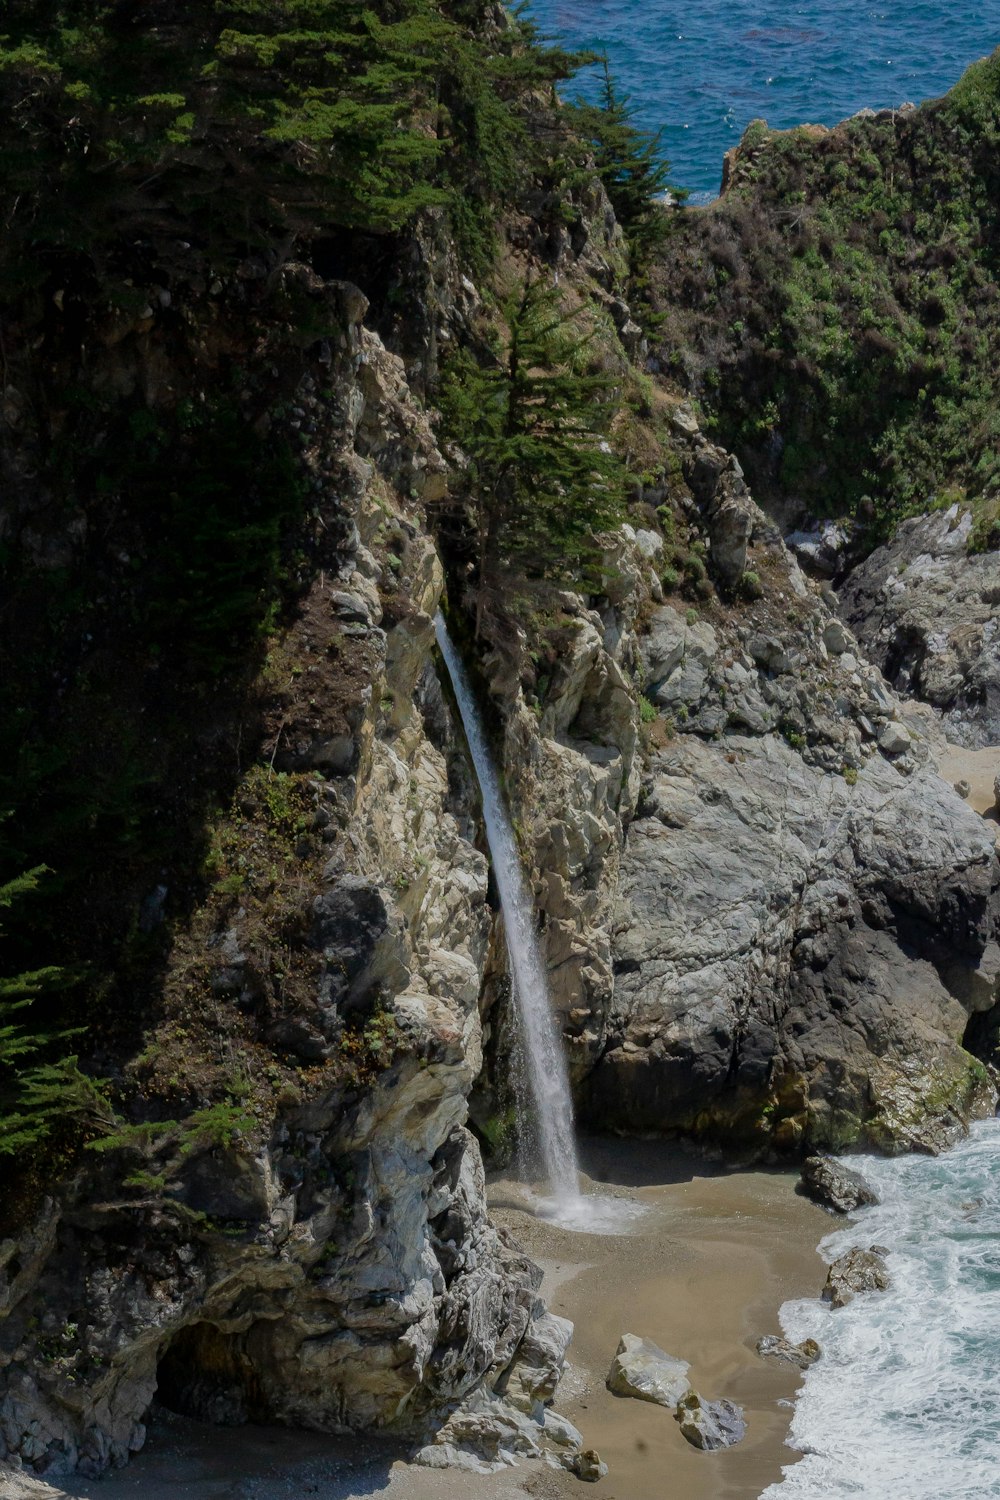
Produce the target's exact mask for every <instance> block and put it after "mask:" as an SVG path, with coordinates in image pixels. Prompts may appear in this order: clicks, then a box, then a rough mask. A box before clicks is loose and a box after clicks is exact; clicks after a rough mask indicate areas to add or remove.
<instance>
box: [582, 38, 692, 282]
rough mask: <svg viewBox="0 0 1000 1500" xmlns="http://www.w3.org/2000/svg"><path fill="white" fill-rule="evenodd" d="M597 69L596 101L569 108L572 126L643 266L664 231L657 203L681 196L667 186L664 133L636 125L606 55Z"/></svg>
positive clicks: (637, 258)
mask: <svg viewBox="0 0 1000 1500" xmlns="http://www.w3.org/2000/svg"><path fill="white" fill-rule="evenodd" d="M599 66H600V68H601V86H600V98H599V102H598V103H597V104H586V103H584V102H583V101H582V100H578V101H577V103H576V104H575V105H573V106H572V119H573V124H574V127H575V129H576V130H577V131H578V133H579V134H580V135H581V136H582V137H583V138H584V140H586V141H587V143H588V144H589V145H590V146H591V148H592V150H593V153H594V164H595V166H596V168H597V173H598V176H599V177H600V179H601V181H602V182H603V184H604V187H605V190H606V192H607V195H608V197H609V198H610V199H611V205H612V207H613V208H614V211H615V215H616V217H617V219H618V222H619V224H621V226H622V228H623V229H624V231H625V235H626V238H627V239H628V242H629V248H630V250H631V252H632V256H633V260H634V262H635V263H636V265H637V266H639V267H641V266H642V265H644V264H645V262H646V261H648V259H649V257H650V255H651V254H652V253H653V251H654V250H655V249H656V247H657V246H658V245H659V244H661V243H662V241H663V239H664V237H665V235H666V232H667V219H666V215H665V214H664V212H663V208H662V205H661V203H659V202H658V201H657V200H658V199H662V198H663V196H664V194H665V193H667V192H668V191H669V192H671V193H672V195H673V196H674V198H682V197H683V196H684V194H683V193H681V192H678V191H677V190H676V189H672V188H670V184H669V174H670V164H669V162H667V160H666V159H665V157H664V156H663V152H662V144H661V142H662V132H657V133H656V134H655V135H653V134H651V133H650V132H649V131H645V130H642V129H641V128H640V127H639V126H637V125H636V124H635V110H634V109H633V108H632V105H631V103H630V97H629V95H628V94H621V93H619V91H618V88H617V85H616V84H615V80H614V77H613V76H612V73H611V69H610V67H609V65H608V59H607V56H604V57H602V58H601V59H600V63H599Z"/></svg>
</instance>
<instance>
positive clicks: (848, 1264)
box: [823, 1245, 889, 1307]
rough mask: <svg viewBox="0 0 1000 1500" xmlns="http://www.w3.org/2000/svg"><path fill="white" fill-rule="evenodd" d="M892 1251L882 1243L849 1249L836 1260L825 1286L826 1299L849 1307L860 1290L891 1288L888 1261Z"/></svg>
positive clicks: (840, 1305)
mask: <svg viewBox="0 0 1000 1500" xmlns="http://www.w3.org/2000/svg"><path fill="white" fill-rule="evenodd" d="M887 1254H888V1251H886V1250H884V1249H882V1247H881V1246H879V1245H872V1247H871V1249H869V1250H848V1251H847V1253H846V1254H845V1255H841V1256H839V1257H838V1259H837V1260H835V1261H834V1262H833V1265H832V1266H831V1267H830V1270H829V1274H828V1275H827V1278H826V1285H825V1286H824V1288H823V1301H824V1302H829V1304H830V1306H831V1307H846V1306H847V1304H848V1303H849V1302H853V1300H854V1297H855V1295H856V1293H858V1292H884V1291H886V1290H887V1289H888V1287H889V1271H888V1268H887V1266H886V1263H885V1256H886V1255H887Z"/></svg>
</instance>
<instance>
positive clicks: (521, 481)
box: [440, 280, 625, 589]
mask: <svg viewBox="0 0 1000 1500" xmlns="http://www.w3.org/2000/svg"><path fill="white" fill-rule="evenodd" d="M503 312H504V319H505V323H506V326H507V330H508V335H507V339H506V344H505V347H504V348H503V349H502V350H501V351H500V352H499V353H498V354H495V355H493V356H491V357H487V358H486V359H485V361H484V362H483V363H480V362H479V361H477V360H476V358H475V357H474V356H473V355H472V354H470V353H469V352H468V351H462V352H460V353H459V354H458V355H457V356H456V357H455V359H454V360H453V361H452V362H451V364H450V366H449V368H448V370H447V372H446V375H445V379H444V382H443V386H442V390H441V394H440V404H441V409H442V416H443V421H444V425H445V428H446V430H447V432H448V435H449V436H450V437H452V438H453V439H454V440H455V441H457V442H458V443H459V444H460V446H461V447H462V449H463V450H464V451H465V453H466V454H467V455H468V456H469V458H470V460H471V463H470V467H469V470H468V472H467V475H466V481H467V485H466V490H467V494H466V498H467V503H468V510H469V512H470V513H471V516H472V518H473V524H474V526H475V532H476V552H477V560H478V568H479V579H480V587H481V589H483V588H485V589H490V588H493V587H497V586H499V585H501V583H502V576H503V574H504V573H505V572H506V571H507V570H509V569H510V568H511V567H512V566H513V567H515V568H517V569H519V570H520V571H521V572H522V573H524V574H527V575H529V576H533V577H544V578H553V579H561V580H565V581H568V582H580V581H581V580H583V581H586V580H587V579H588V578H591V577H593V576H594V574H595V572H596V571H597V567H598V559H599V555H600V548H599V544H598V540H597V538H598V536H599V534H600V532H602V531H605V530H607V529H608V528H610V527H612V526H614V525H615V524H616V523H617V522H618V520H619V519H620V517H621V515H622V509H623V503H624V492H625V469H624V465H623V464H622V461H621V460H620V459H619V458H618V457H617V455H616V454H615V453H614V452H613V451H612V449H611V446H610V444H609V443H608V441H607V438H606V433H607V431H608V429H609V427H610V423H611V420H612V417H613V415H614V409H615V408H614V405H613V403H612V401H611V396H612V393H613V390H614V384H615V382H614V380H613V378H611V377H609V376H608V375H607V374H605V373H603V372H598V373H594V372H593V371H591V370H588V369H587V368H586V366H585V356H586V350H587V345H588V342H589V339H588V338H587V336H586V335H584V334H581V332H580V330H579V327H578V325H577V324H576V322H575V320H574V318H573V316H572V314H567V313H566V312H565V311H564V310H563V309H562V307H561V305H560V300H559V292H558V290H557V289H556V288H555V287H551V286H545V285H544V284H543V283H542V282H541V281H538V280H527V281H525V282H524V284H523V285H522V286H521V287H519V288H518V289H517V290H515V292H514V293H513V294H512V295H511V296H510V297H509V298H508V299H507V301H506V303H505V305H504V309H503Z"/></svg>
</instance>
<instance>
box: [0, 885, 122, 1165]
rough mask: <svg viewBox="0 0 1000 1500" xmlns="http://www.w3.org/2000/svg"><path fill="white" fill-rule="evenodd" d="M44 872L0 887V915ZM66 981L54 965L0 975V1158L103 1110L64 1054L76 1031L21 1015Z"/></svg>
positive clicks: (71, 1058) (93, 1086) (92, 1088)
mask: <svg viewBox="0 0 1000 1500" xmlns="http://www.w3.org/2000/svg"><path fill="white" fill-rule="evenodd" d="M47 873H49V872H48V871H47V870H46V868H45V866H44V865H39V866H38V867H37V868H35V869H33V870H28V871H26V872H25V873H24V874H22V875H19V876H17V877H16V878H15V879H13V880H10V881H8V882H7V883H6V884H5V885H2V886H0V912H6V911H8V910H9V909H10V908H11V907H12V906H13V905H14V904H15V902H17V901H19V900H22V899H23V898H25V897H27V896H30V895H32V894H33V893H34V892H36V891H37V890H38V886H39V881H40V880H41V877H42V876H43V875H45V874H47ZM0 935H2V929H0ZM70 982H71V976H69V975H67V974H66V973H65V971H64V970H62V969H60V968H58V967H56V966H53V965H49V966H47V967H46V968H42V969H34V970H31V971H27V972H23V973H20V974H13V975H4V976H0V1156H13V1155H15V1154H17V1153H20V1152H24V1151H26V1150H29V1149H31V1148H32V1147H35V1146H37V1145H38V1144H39V1143H40V1142H42V1141H44V1140H45V1139H46V1138H47V1137H48V1136H49V1135H51V1133H52V1132H53V1130H55V1129H56V1128H57V1127H60V1126H63V1125H65V1124H66V1123H67V1122H68V1121H70V1120H72V1119H73V1118H74V1117H78V1116H81V1115H95V1114H100V1113H101V1112H102V1111H103V1110H104V1109H105V1104H104V1098H103V1095H102V1094H101V1092H100V1090H99V1088H98V1086H97V1085H96V1084H95V1083H94V1081H93V1080H92V1079H90V1078H88V1077H87V1076H86V1075H85V1074H84V1073H82V1072H81V1071H80V1068H79V1067H78V1065H77V1059H76V1057H74V1056H70V1055H68V1053H67V1046H66V1044H67V1042H68V1041H69V1039H70V1038H71V1037H72V1036H74V1035H75V1034H76V1032H75V1031H72V1030H69V1029H67V1028H63V1029H61V1030H56V1031H51V1030H44V1029H43V1030H36V1029H33V1028H32V1027H31V1026H30V1025H29V1024H27V1022H28V1020H29V1019H30V1018H26V1017H25V1016H24V1012H25V1011H26V1010H27V1009H28V1008H29V1007H30V1006H31V1004H32V1001H33V1000H34V999H36V998H37V997H38V996H39V995H41V994H45V993H49V992H51V991H52V990H54V989H56V988H59V987H65V985H67V984H68V983H70ZM25 1064H27V1066H25Z"/></svg>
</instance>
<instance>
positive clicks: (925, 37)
mask: <svg viewBox="0 0 1000 1500" xmlns="http://www.w3.org/2000/svg"><path fill="white" fill-rule="evenodd" d="M530 8H531V13H532V15H533V16H534V18H535V19H536V20H537V21H538V22H539V24H540V25H541V27H542V29H543V30H544V31H545V32H546V33H548V34H558V35H559V36H561V37H562V38H563V39H564V40H565V41H566V42H569V43H571V44H572V45H574V46H578V47H595V48H597V49H603V50H606V51H607V53H608V56H609V58H610V60H611V65H612V69H613V71H614V72H615V74H616V75H617V76H618V78H619V79H620V81H621V83H622V85H623V87H624V89H625V90H626V92H628V93H629V94H631V95H632V101H633V103H634V104H635V106H636V108H637V111H638V114H639V117H640V120H641V123H642V124H643V125H644V126H645V127H647V128H648V129H651V130H659V129H661V128H662V130H663V143H664V147H665V151H666V155H667V157H668V159H669V161H670V163H671V168H672V175H673V180H674V182H675V183H676V184H677V186H678V187H685V188H688V189H690V190H691V191H692V194H693V197H694V200H695V201H698V200H699V199H700V200H704V199H705V198H711V197H713V196H714V195H715V194H716V193H717V192H718V188H719V179H720V174H721V170H722V156H723V153H724V152H725V151H727V150H728V149H729V147H730V146H734V145H735V144H736V143H737V141H738V140H739V138H740V136H741V135H742V133H743V130H744V129H745V127H746V126H747V124H748V123H749V122H750V121H751V120H752V119H755V118H761V117H762V118H764V119H766V120H767V122H768V124H769V125H771V126H773V127H775V128H780V129H785V128H787V127H788V126H791V125H800V124H803V123H804V122H807V121H811V122H815V123H818V124H821V125H835V124H836V123H837V121H838V120H842V119H844V118H845V116H847V115H851V114H854V113H855V111H857V110H859V109H862V108H864V107H865V106H867V107H869V108H871V109H891V108H894V107H895V106H896V105H899V104H902V103H904V102H905V101H908V100H909V101H912V102H913V103H915V104H918V103H920V101H921V100H923V99H930V98H934V97H936V96H937V95H939V94H943V93H944V92H945V91H946V90H947V89H949V88H950V87H951V85H952V84H953V83H954V82H955V81H956V80H957V79H958V77H959V76H960V75H961V73H962V72H963V70H964V69H965V68H966V67H967V65H968V64H969V63H970V62H973V61H974V60H975V59H976V58H978V57H982V56H984V55H985V54H986V53H987V52H991V51H992V50H993V48H994V47H996V46H997V45H1000V0H881V3H880V4H875V5H873V4H872V3H871V0H800V3H798V4H796V3H794V0H793V3H782V0H530ZM586 91H587V87H586V82H585V80H582V79H581V83H580V84H579V85H577V84H573V83H571V84H570V85H569V86H568V89H567V92H568V93H569V94H570V95H572V94H573V93H574V92H576V93H580V92H586Z"/></svg>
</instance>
